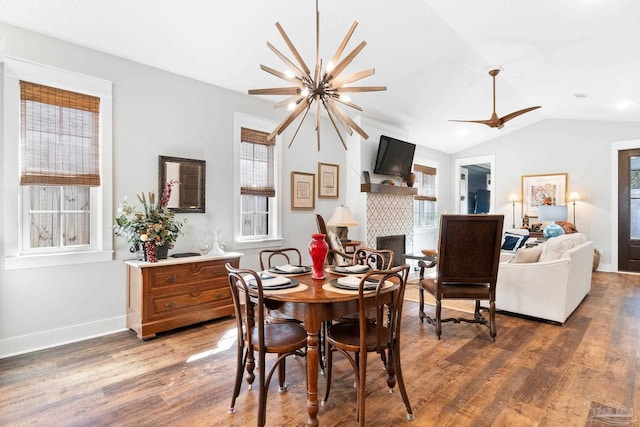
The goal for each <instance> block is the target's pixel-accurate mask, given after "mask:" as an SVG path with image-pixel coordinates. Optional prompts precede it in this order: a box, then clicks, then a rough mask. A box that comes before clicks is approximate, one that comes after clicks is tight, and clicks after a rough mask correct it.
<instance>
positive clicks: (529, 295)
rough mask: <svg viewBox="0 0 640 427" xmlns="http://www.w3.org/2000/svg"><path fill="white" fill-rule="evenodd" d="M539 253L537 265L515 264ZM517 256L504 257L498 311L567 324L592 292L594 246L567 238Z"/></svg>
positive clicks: (579, 238) (580, 237)
mask: <svg viewBox="0 0 640 427" xmlns="http://www.w3.org/2000/svg"><path fill="white" fill-rule="evenodd" d="M520 251H522V252H520ZM536 251H539V252H540V255H539V258H538V261H536V262H530V261H531V259H529V260H528V261H529V262H515V261H518V260H519V259H522V258H527V254H528V257H529V258H532V257H535V254H534V253H535V252H536ZM518 252H520V253H519V254H518V253H516V254H515V255H514V254H504V253H503V254H502V256H501V262H500V266H499V267H498V282H497V285H496V309H497V310H499V311H506V312H511V313H517V314H521V315H525V316H531V317H536V318H540V319H545V320H550V321H553V322H557V323H560V324H564V322H565V321H566V320H567V318H568V317H569V316H570V315H571V313H573V311H574V310H575V309H576V308H577V307H578V305H579V304H580V302H581V301H582V300H583V299H584V297H585V296H586V295H587V294H588V293H589V291H590V290H591V273H592V268H593V242H591V241H588V239H587V237H586V236H585V235H584V234H580V233H574V234H564V235H562V236H559V237H554V238H551V239H549V240H548V241H546V242H545V243H542V244H541V245H539V247H538V248H530V249H525V248H522V249H519V250H518Z"/></svg>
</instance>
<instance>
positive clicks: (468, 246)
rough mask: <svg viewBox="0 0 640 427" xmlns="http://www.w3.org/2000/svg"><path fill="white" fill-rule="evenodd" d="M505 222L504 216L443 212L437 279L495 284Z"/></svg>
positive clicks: (448, 281)
mask: <svg viewBox="0 0 640 427" xmlns="http://www.w3.org/2000/svg"><path fill="white" fill-rule="evenodd" d="M503 222H504V215H482V214H481V215H442V218H441V222H440V237H439V243H438V274H437V279H436V280H437V281H438V282H439V283H465V284H473V283H490V284H492V285H493V286H495V283H496V281H497V276H498V263H499V261H500V242H501V240H502V226H503Z"/></svg>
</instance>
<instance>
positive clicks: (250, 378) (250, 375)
mask: <svg viewBox="0 0 640 427" xmlns="http://www.w3.org/2000/svg"><path fill="white" fill-rule="evenodd" d="M245 368H246V370H247V384H249V390H251V389H252V388H253V382H254V381H255V379H256V374H255V373H254V372H253V371H254V370H255V369H256V359H255V356H254V354H253V350H252V349H250V348H248V349H247V363H246V365H245Z"/></svg>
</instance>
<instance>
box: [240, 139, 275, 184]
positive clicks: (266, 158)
mask: <svg viewBox="0 0 640 427" xmlns="http://www.w3.org/2000/svg"><path fill="white" fill-rule="evenodd" d="M268 136H269V134H268V133H266V132H260V131H257V130H252V129H247V128H242V129H241V130H240V194H242V195H254V196H266V197H275V195H276V188H275V184H274V181H275V180H274V173H275V171H274V159H273V156H274V152H273V150H274V146H275V141H269V140H267V137H268Z"/></svg>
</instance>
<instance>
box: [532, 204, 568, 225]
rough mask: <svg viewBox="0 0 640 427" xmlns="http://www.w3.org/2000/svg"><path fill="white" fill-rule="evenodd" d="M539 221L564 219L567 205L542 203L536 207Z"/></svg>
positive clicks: (565, 218)
mask: <svg viewBox="0 0 640 427" xmlns="http://www.w3.org/2000/svg"><path fill="white" fill-rule="evenodd" d="M538 219H539V220H540V221H566V220H567V207H566V206H559V205H542V206H539V207H538Z"/></svg>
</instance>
